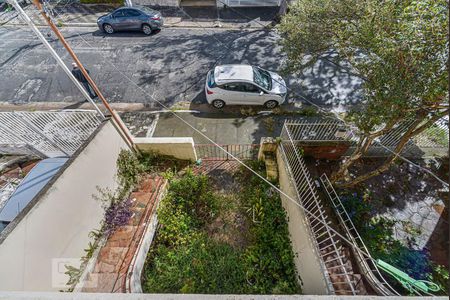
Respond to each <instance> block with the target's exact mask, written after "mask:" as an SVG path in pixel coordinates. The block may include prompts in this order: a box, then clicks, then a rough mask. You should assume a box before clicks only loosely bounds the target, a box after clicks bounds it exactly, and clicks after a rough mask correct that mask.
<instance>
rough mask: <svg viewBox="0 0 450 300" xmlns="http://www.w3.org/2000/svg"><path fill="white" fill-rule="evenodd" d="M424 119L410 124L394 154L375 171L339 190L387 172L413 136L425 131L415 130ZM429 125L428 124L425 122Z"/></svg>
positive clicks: (344, 185) (342, 186)
mask: <svg viewBox="0 0 450 300" xmlns="http://www.w3.org/2000/svg"><path fill="white" fill-rule="evenodd" d="M424 118H425V117H421V118H420V117H419V118H417V119H416V120H415V121H414V122H413V123H412V124H411V126H410V127H409V128H408V130H407V131H406V132H405V133H404V134H403V136H402V138H401V139H400V141H399V143H398V144H397V146H396V147H395V149H394V151H393V152H394V154H393V155H392V156H391V157H389V159H387V160H386V161H385V162H384V163H383V164H382V165H381V166H380V167H378V168H377V169H375V170H374V171H371V172H369V173H366V174H364V175H361V176H358V177H356V178H355V179H353V180H352V181H350V182H346V183H343V184H340V185H339V187H340V188H348V187H353V186H355V185H357V184H358V183H361V182H363V181H365V180H367V179H369V178H371V177H374V176H377V175H380V174H381V173H383V172H385V171H387V170H388V169H389V167H390V166H391V165H392V163H393V162H395V161H396V160H397V159H398V155H399V154H400V153H401V152H402V150H403V149H404V148H405V146H406V144H407V143H408V141H409V140H410V139H411V138H412V137H413V136H415V135H417V134H419V133H420V132H422V131H423V130H425V129H426V128H427V127H425V126H423V128H422V127H421V128H420V130H417V129H418V128H417V126H418V125H419V124H420V123H422V122H423V120H424ZM427 123H429V122H427Z"/></svg>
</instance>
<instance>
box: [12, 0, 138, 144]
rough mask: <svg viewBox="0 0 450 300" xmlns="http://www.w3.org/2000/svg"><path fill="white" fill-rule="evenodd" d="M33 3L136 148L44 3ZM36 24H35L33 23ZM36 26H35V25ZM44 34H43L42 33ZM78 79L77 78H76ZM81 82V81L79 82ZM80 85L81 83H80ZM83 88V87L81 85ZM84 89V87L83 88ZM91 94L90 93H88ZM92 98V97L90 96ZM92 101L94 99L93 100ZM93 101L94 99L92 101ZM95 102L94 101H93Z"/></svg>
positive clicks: (121, 130)
mask: <svg viewBox="0 0 450 300" xmlns="http://www.w3.org/2000/svg"><path fill="white" fill-rule="evenodd" d="M8 1H10V2H11V3H13V5H15V7H16V6H17V7H19V8H20V10H21V13H22V14H23V15H24V16H26V18H27V19H28V20H29V23H31V24H32V22H31V20H30V18H29V17H28V16H27V15H26V14H25V12H24V11H23V10H22V8H21V7H20V5H19V4H18V3H17V0H8ZM33 4H34V5H35V6H36V7H37V9H38V10H39V11H40V12H41V15H42V16H43V17H44V19H45V21H46V22H47V24H48V25H49V26H50V28H51V29H52V31H53V32H54V33H55V34H56V36H57V37H58V39H59V40H60V42H61V43H62V44H63V46H64V48H66V50H67V52H69V54H70V56H71V57H72V59H73V60H74V61H75V63H76V64H77V66H78V67H79V69H80V71H81V72H82V73H83V75H84V77H85V78H86V79H87V81H88V82H89V84H90V85H91V87H92V89H93V90H94V91H95V93H96V94H97V95H98V98H99V99H100V100H101V101H102V103H103V105H104V106H105V108H106V109H107V110H108V111H109V113H110V114H111V117H112V119H113V120H114V123H115V124H116V125H117V126H118V129H120V130H119V133H120V134H121V135H122V136H123V137H124V138H125V140H126V141H127V143H128V144H129V146H130V147H131V148H132V149H134V150H136V148H135V146H134V142H133V138H132V137H131V135H130V133H129V132H128V130H127V129H126V128H125V125H124V124H123V123H122V121H121V119H120V117H119V116H118V115H117V113H116V112H115V111H114V110H113V109H112V108H111V106H110V105H109V103H108V101H106V99H105V97H104V96H103V94H102V93H101V92H100V90H99V89H98V87H97V85H96V84H95V82H94V80H92V78H91V76H89V74H88V72H87V71H86V69H85V68H84V67H83V64H82V63H81V61H80V60H79V59H78V57H77V56H76V54H75V53H74V52H73V50H72V48H71V47H70V46H69V44H68V43H67V42H66V40H65V39H64V36H63V35H62V34H61V32H60V31H59V30H58V28H57V27H56V25H55V24H54V23H53V21H52V20H51V19H50V18H49V17H48V16H47V14H46V13H45V11H44V10H43V9H42V4H41V3H40V2H39V0H33ZM33 26H34V24H33ZM34 27H35V26H34ZM41 35H42V34H41ZM53 51H54V50H53ZM75 80H76V79H75ZM78 84H79V83H78ZM79 85H80V84H79ZM80 86H81V85H80ZM81 89H83V88H82V87H81ZM83 90H84V89H83ZM88 96H89V95H88ZM88 98H89V99H90V97H88ZM91 101H92V100H91ZM92 102H93V101H92ZM93 103H94V102H93Z"/></svg>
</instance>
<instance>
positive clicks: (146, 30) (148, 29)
mask: <svg viewBox="0 0 450 300" xmlns="http://www.w3.org/2000/svg"><path fill="white" fill-rule="evenodd" d="M142 31H143V32H144V34H146V35H150V34H152V32H153V29H152V27H150V25H148V24H144V25H142Z"/></svg>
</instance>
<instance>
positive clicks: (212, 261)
mask: <svg viewBox="0 0 450 300" xmlns="http://www.w3.org/2000/svg"><path fill="white" fill-rule="evenodd" d="M244 282H245V273H244V270H243V268H242V263H241V255H240V253H239V251H236V250H235V249H233V248H232V247H231V246H229V245H227V244H224V243H218V242H215V241H212V240H211V239H209V238H207V237H206V236H205V235H199V236H196V237H192V238H191V240H190V242H189V244H185V245H182V246H179V247H176V248H170V247H165V246H159V247H158V249H157V252H156V253H155V255H154V259H153V261H152V267H151V268H150V272H148V273H147V274H146V277H145V284H144V290H145V291H146V292H152V293H174V292H175V293H201V294H204V293H206V294H215V293H218V292H220V293H225V294H236V293H238V294H241V293H243V292H245V290H244V288H245V286H244V285H243V283H244Z"/></svg>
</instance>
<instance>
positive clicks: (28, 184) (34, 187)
mask: <svg viewBox="0 0 450 300" xmlns="http://www.w3.org/2000/svg"><path fill="white" fill-rule="evenodd" d="M68 159H69V158H67V157H55V158H47V159H44V160H42V161H40V162H39V163H37V164H36V166H34V168H33V169H31V171H30V172H29V173H28V174H27V176H25V178H24V179H23V180H22V181H21V182H20V184H19V186H18V187H17V189H16V190H15V191H14V193H13V194H12V195H11V197H10V198H9V199H8V200H7V202H6V204H5V206H4V207H3V209H2V210H1V211H0V222H4V223H9V222H11V221H12V220H14V218H15V217H16V216H17V215H18V214H19V213H20V212H21V211H22V209H24V207H25V206H27V204H28V203H30V201H31V200H33V198H34V197H35V196H36V195H37V194H38V193H39V191H40V190H42V188H43V187H44V186H45V185H46V184H47V183H48V182H49V181H50V180H51V179H52V178H53V176H55V175H56V173H57V172H58V171H59V169H60V168H61V167H62V166H63V165H64V164H65V162H66V161H67V160H68ZM0 231H1V228H0Z"/></svg>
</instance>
